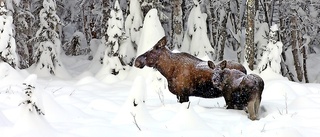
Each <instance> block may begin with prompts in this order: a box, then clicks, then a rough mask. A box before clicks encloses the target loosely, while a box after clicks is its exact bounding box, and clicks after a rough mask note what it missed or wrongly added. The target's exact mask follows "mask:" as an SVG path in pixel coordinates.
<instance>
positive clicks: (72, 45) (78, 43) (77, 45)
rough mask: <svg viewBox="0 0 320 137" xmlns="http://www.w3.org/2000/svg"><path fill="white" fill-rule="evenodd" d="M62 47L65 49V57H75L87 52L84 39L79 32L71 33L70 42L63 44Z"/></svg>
mask: <svg viewBox="0 0 320 137" xmlns="http://www.w3.org/2000/svg"><path fill="white" fill-rule="evenodd" d="M63 47H64V48H66V49H65V50H66V55H72V56H77V55H83V54H87V53H88V52H89V50H88V49H89V48H88V45H87V40H86V37H85V36H84V35H83V33H82V32H79V31H77V32H75V33H73V36H72V39H71V41H69V42H67V43H65V44H64V46H63Z"/></svg>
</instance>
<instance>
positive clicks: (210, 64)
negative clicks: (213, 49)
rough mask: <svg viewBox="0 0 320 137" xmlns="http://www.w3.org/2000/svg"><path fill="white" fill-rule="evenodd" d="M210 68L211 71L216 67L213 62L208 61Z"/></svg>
mask: <svg viewBox="0 0 320 137" xmlns="http://www.w3.org/2000/svg"><path fill="white" fill-rule="evenodd" d="M208 66H209V68H211V69H214V68H215V65H214V63H213V62H212V61H210V60H209V61H208Z"/></svg>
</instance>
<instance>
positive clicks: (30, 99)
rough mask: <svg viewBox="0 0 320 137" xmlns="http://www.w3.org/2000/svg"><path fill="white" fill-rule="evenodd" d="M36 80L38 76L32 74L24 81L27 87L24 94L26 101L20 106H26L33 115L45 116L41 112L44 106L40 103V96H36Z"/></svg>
mask: <svg viewBox="0 0 320 137" xmlns="http://www.w3.org/2000/svg"><path fill="white" fill-rule="evenodd" d="M36 80H37V75H35V74H32V75H30V76H29V77H28V78H27V79H26V80H25V81H24V83H23V85H24V86H25V89H24V90H23V92H24V94H25V95H26V100H24V101H23V102H21V103H20V105H21V104H24V105H26V106H27V107H28V110H29V111H30V112H32V113H36V114H39V115H44V112H43V111H42V110H41V107H42V104H41V103H40V99H39V96H37V94H35V88H36V85H35V83H36Z"/></svg>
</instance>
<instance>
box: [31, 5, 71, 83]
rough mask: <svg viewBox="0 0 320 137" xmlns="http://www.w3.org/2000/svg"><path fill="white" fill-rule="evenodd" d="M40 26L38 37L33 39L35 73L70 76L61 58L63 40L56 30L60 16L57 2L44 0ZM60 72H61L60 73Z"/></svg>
mask: <svg viewBox="0 0 320 137" xmlns="http://www.w3.org/2000/svg"><path fill="white" fill-rule="evenodd" d="M39 18H40V24H39V25H40V28H39V29H38V31H37V33H36V37H34V38H33V39H31V41H32V42H34V43H35V45H34V51H35V53H34V57H33V59H34V61H35V66H36V68H35V73H37V74H38V75H40V76H50V75H56V76H60V77H68V76H69V74H68V73H67V72H66V70H65V69H64V67H63V64H62V63H61V59H60V48H61V41H60V36H59V34H58V32H57V31H56V30H58V25H59V24H60V18H59V17H58V15H57V14H56V3H55V1H53V0H44V1H43V8H42V9H41V10H40V13H39ZM58 73H60V74H58Z"/></svg>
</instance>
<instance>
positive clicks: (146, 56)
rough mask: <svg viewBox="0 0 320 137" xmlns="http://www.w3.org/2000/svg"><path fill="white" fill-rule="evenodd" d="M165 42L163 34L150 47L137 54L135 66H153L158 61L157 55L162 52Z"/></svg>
mask: <svg viewBox="0 0 320 137" xmlns="http://www.w3.org/2000/svg"><path fill="white" fill-rule="evenodd" d="M166 44H167V39H166V37H165V36H164V37H163V38H161V39H160V40H159V41H158V42H157V44H155V45H154V46H153V47H152V49H150V50H148V51H147V52H145V53H143V54H142V55H140V56H138V57H137V58H136V60H135V64H134V66H135V67H137V68H143V67H144V66H145V65H147V66H148V67H155V66H156V64H157V63H158V60H159V57H160V56H161V54H163V53H164V52H162V51H163V50H164V49H166V47H165V46H166Z"/></svg>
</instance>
